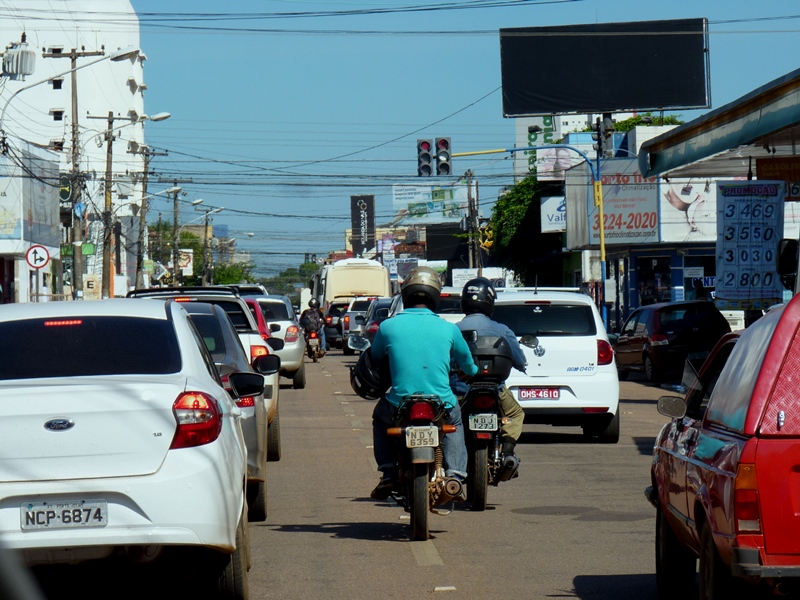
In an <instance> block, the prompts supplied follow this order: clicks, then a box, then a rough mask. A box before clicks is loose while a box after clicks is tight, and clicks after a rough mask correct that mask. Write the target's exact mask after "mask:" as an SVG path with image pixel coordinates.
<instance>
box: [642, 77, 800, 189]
mask: <svg viewBox="0 0 800 600" xmlns="http://www.w3.org/2000/svg"><path fill="white" fill-rule="evenodd" d="M798 146H800V69H797V70H795V71H792V72H791V73H788V74H786V75H784V76H783V77H780V78H778V79H776V80H775V81H772V82H770V83H768V84H766V85H764V86H762V87H760V88H758V89H756V90H754V91H752V92H750V93H749V94H747V95H746V96H743V97H741V98H739V99H738V100H735V101H734V102H731V103H730V104H726V105H725V106H722V107H721V108H718V109H716V110H714V111H712V112H710V113H708V114H706V115H704V116H702V117H699V118H697V119H695V120H693V121H690V122H688V123H685V124H684V125H681V126H680V127H677V128H675V129H672V130H670V131H669V132H667V133H665V134H663V135H660V136H658V137H656V138H653V139H651V140H649V141H647V142H645V143H644V144H643V145H642V147H641V149H640V151H639V169H640V170H641V172H642V174H643V175H644V176H645V177H653V176H664V177H666V176H670V177H746V176H748V174H753V175H755V168H756V167H755V161H756V159H759V158H767V157H774V158H778V157H785V156H795V155H797V154H798Z"/></svg>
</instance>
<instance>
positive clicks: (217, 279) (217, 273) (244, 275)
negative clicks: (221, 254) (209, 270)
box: [214, 263, 269, 289]
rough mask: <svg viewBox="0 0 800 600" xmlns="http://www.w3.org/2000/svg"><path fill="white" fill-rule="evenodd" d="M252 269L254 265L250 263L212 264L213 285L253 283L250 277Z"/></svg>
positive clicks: (253, 280)
mask: <svg viewBox="0 0 800 600" xmlns="http://www.w3.org/2000/svg"><path fill="white" fill-rule="evenodd" d="M254 268H255V265H254V264H251V263H232V264H228V263H214V284H215V285H235V284H237V283H255V279H254V278H253V276H252V275H251V273H252V271H253V269H254ZM267 289H269V288H267Z"/></svg>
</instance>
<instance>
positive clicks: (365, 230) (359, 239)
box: [350, 196, 375, 256]
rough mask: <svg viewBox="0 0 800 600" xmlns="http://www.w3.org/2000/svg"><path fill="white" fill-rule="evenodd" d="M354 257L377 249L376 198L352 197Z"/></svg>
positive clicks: (351, 219) (351, 214)
mask: <svg viewBox="0 0 800 600" xmlns="http://www.w3.org/2000/svg"><path fill="white" fill-rule="evenodd" d="M350 223H351V227H352V232H353V239H352V245H353V256H361V255H362V254H363V253H364V251H365V250H370V249H372V248H374V247H375V196H350Z"/></svg>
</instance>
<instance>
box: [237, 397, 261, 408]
mask: <svg viewBox="0 0 800 600" xmlns="http://www.w3.org/2000/svg"><path fill="white" fill-rule="evenodd" d="M255 405H256V397H255V396H245V397H244V398H239V399H238V400H237V401H236V406H238V407H239V408H252V407H253V406H255Z"/></svg>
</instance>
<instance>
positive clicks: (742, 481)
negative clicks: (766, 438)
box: [733, 463, 761, 533]
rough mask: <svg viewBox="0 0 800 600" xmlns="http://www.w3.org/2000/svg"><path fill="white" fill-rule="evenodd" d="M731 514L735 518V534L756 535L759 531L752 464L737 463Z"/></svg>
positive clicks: (759, 517) (754, 472)
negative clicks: (737, 468)
mask: <svg viewBox="0 0 800 600" xmlns="http://www.w3.org/2000/svg"><path fill="white" fill-rule="evenodd" d="M733 514H734V515H735V517H736V531H737V532H739V533H757V532H759V531H761V513H760V511H759V508H758V484H757V482H756V465H755V464H754V463H739V470H738V471H737V472H736V484H735V486H734V492H733Z"/></svg>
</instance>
